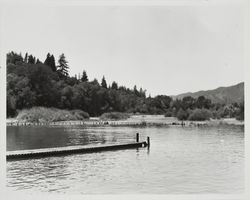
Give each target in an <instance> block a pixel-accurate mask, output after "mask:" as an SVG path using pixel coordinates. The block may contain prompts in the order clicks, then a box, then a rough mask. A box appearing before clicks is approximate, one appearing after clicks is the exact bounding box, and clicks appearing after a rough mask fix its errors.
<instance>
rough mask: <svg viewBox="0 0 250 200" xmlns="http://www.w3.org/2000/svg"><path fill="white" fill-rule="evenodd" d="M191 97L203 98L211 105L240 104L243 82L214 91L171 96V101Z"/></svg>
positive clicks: (242, 97) (242, 94)
mask: <svg viewBox="0 0 250 200" xmlns="http://www.w3.org/2000/svg"><path fill="white" fill-rule="evenodd" d="M186 96H191V97H193V98H197V97H199V96H205V97H206V98H209V99H211V100H212V102H213V103H225V104H228V103H233V102H238V103H239V102H242V101H243V100H244V82H241V83H238V84H236V85H232V86H228V87H219V88H216V89H214V90H205V91H203V90H202V91H198V92H193V93H192V92H187V93H183V94H179V95H176V96H172V98H173V99H177V98H178V99H182V98H183V97H186Z"/></svg>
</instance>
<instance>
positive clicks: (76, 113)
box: [70, 110, 89, 120]
mask: <svg viewBox="0 0 250 200" xmlns="http://www.w3.org/2000/svg"><path fill="white" fill-rule="evenodd" d="M70 112H71V113H72V114H73V115H74V116H75V117H76V118H77V119H78V120H83V119H89V113H87V112H84V111H83V110H72V111H70Z"/></svg>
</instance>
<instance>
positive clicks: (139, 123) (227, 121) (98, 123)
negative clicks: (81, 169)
mask: <svg viewBox="0 0 250 200" xmlns="http://www.w3.org/2000/svg"><path fill="white" fill-rule="evenodd" d="M144 116H145V115H140V117H142V118H141V119H136V120H133V121H132V120H101V119H99V118H98V117H93V118H90V119H89V120H75V121H57V122H34V123H32V122H25V121H18V120H17V119H15V118H8V119H6V126H78V125H81V126H85V127H108V126H110V127H126V126H127V127H152V126H155V127H161V126H162V127H167V126H187V127H204V126H219V125H236V126H244V124H245V123H244V121H239V120H236V119H234V118H224V119H211V120H206V121H179V120H178V119H176V118H173V117H165V119H166V120H162V121H156V120H155V121H154V120H150V121H147V120H145V119H144ZM147 116H149V115H147ZM152 116H153V117H155V116H154V115H152ZM134 117H135V118H136V117H138V115H134Z"/></svg>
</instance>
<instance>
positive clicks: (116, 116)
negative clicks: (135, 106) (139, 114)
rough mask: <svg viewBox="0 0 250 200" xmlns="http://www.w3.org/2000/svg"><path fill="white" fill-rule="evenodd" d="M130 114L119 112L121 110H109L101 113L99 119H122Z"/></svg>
mask: <svg viewBox="0 0 250 200" xmlns="http://www.w3.org/2000/svg"><path fill="white" fill-rule="evenodd" d="M129 117H130V115H129V114H128V113H121V112H109V113H103V114H102V115H101V116H100V119H101V120H122V119H128V118H129Z"/></svg>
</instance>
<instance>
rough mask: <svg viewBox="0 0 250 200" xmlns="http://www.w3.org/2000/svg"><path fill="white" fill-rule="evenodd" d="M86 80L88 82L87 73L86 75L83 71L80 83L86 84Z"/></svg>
mask: <svg viewBox="0 0 250 200" xmlns="http://www.w3.org/2000/svg"><path fill="white" fill-rule="evenodd" d="M88 80H89V79H88V76H87V73H86V71H85V70H83V72H82V78H81V81H82V82H87V81H88Z"/></svg>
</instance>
